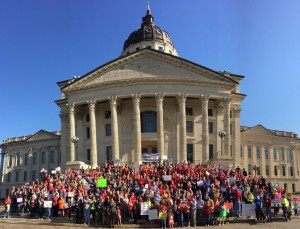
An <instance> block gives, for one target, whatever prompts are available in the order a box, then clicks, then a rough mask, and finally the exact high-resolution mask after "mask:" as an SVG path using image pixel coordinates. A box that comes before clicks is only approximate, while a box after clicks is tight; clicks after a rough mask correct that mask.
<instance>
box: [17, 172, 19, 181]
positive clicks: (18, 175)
mask: <svg viewBox="0 0 300 229" xmlns="http://www.w3.org/2000/svg"><path fill="white" fill-rule="evenodd" d="M16 182H19V172H18V171H16Z"/></svg>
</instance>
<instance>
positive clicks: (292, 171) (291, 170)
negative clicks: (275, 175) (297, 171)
mask: <svg viewBox="0 0 300 229" xmlns="http://www.w3.org/2000/svg"><path fill="white" fill-rule="evenodd" d="M290 175H291V177H292V176H294V170H293V167H290Z"/></svg>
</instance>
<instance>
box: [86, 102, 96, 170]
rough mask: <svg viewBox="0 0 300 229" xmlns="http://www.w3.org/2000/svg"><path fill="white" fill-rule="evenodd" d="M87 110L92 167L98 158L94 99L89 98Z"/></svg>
mask: <svg viewBox="0 0 300 229" xmlns="http://www.w3.org/2000/svg"><path fill="white" fill-rule="evenodd" d="M88 104H89V111H90V124H91V127H90V131H91V166H92V168H95V167H97V165H98V158H97V133H96V115H95V107H96V100H94V99H91V100H89V101H88Z"/></svg>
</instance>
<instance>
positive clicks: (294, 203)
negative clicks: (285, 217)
mask: <svg viewBox="0 0 300 229" xmlns="http://www.w3.org/2000/svg"><path fill="white" fill-rule="evenodd" d="M293 206H294V214H295V216H297V218H298V216H299V215H298V200H294V201H293Z"/></svg>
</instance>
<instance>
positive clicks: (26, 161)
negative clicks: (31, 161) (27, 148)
mask: <svg viewBox="0 0 300 229" xmlns="http://www.w3.org/2000/svg"><path fill="white" fill-rule="evenodd" d="M24 164H25V165H27V164H28V154H27V153H26V154H25V160H24Z"/></svg>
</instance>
